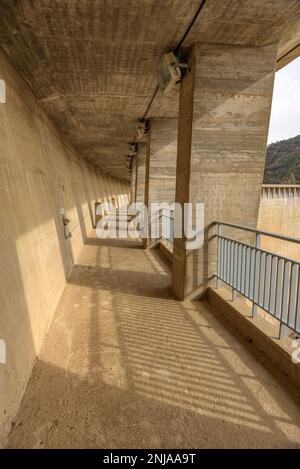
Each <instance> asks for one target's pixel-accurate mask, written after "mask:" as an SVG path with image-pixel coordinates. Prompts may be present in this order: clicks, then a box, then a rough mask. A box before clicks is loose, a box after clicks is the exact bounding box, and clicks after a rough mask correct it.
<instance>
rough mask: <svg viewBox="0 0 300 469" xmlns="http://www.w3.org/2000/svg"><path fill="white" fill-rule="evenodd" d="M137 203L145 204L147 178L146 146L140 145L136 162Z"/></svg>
mask: <svg viewBox="0 0 300 469" xmlns="http://www.w3.org/2000/svg"><path fill="white" fill-rule="evenodd" d="M136 164H137V168H136V198H135V200H136V202H142V203H145V178H146V144H145V143H139V144H138V154H137V160H136Z"/></svg>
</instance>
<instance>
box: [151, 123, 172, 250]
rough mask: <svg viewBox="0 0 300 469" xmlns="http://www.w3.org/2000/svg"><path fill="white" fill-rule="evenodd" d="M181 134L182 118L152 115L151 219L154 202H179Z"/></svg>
mask: <svg viewBox="0 0 300 469" xmlns="http://www.w3.org/2000/svg"><path fill="white" fill-rule="evenodd" d="M177 135H178V119H171V118H157V119H151V122H150V130H149V132H148V149H147V163H148V173H149V178H148V180H147V181H146V193H145V203H146V205H147V206H148V208H149V215H150V216H149V223H150V219H151V214H150V207H151V204H152V203H163V202H166V203H172V202H175V185H176V159H177ZM149 229H150V227H149ZM149 244H151V241H150V238H148V239H147V240H144V246H145V247H146V246H147V245H149Z"/></svg>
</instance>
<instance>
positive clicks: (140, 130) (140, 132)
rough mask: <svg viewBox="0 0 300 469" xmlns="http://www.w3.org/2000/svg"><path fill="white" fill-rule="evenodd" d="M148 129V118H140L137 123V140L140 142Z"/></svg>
mask: <svg viewBox="0 0 300 469" xmlns="http://www.w3.org/2000/svg"><path fill="white" fill-rule="evenodd" d="M147 131H148V121H147V120H139V121H138V123H137V124H136V140H137V141H138V142H140V141H141V140H143V138H144V137H145V135H146V133H147Z"/></svg>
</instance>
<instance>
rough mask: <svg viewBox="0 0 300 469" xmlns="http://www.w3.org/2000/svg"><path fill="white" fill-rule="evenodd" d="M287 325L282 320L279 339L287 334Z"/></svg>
mask: <svg viewBox="0 0 300 469" xmlns="http://www.w3.org/2000/svg"><path fill="white" fill-rule="evenodd" d="M286 329H287V327H286V326H285V325H284V324H283V323H282V322H281V323H280V326H279V339H283V338H284V337H285V335H286Z"/></svg>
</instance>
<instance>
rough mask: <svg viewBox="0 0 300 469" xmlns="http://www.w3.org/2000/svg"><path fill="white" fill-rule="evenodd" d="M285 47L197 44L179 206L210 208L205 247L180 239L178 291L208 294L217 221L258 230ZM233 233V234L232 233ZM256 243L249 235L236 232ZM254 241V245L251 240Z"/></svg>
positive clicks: (186, 82)
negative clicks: (189, 204) (274, 99)
mask: <svg viewBox="0 0 300 469" xmlns="http://www.w3.org/2000/svg"><path fill="white" fill-rule="evenodd" d="M276 55H277V45H276V44H275V45H274V44H273V45H269V46H266V47H245V46H232V45H217V44H195V46H194V48H193V50H192V52H191V54H190V56H189V59H188V62H189V66H190V71H188V72H187V74H186V76H185V77H184V79H183V81H182V84H181V90H180V103H179V127H178V129H179V131H178V157H177V177H176V202H180V203H181V204H184V203H186V202H193V203H196V202H199V203H204V216H205V227H204V237H205V240H204V246H203V247H202V248H200V249H197V250H194V251H188V250H187V249H186V244H185V239H184V238H183V239H180V238H178V239H175V243H174V255H173V274H172V277H173V278H172V284H173V290H174V292H175V293H176V295H177V296H178V297H179V298H184V297H186V296H187V295H191V294H193V295H197V294H201V293H203V292H204V291H205V290H206V288H207V286H208V284H209V282H210V280H211V279H212V278H213V275H214V274H215V272H216V240H215V239H212V240H211V239H210V236H211V235H213V234H215V232H216V230H215V227H214V226H212V225H211V224H212V223H213V222H214V221H215V220H223V221H229V222H233V223H239V224H243V225H247V226H251V227H256V223H257V216H258V208H259V201H260V191H261V184H262V178H263V171H264V163H265V153H266V143H267V134H268V126H269V117H270V110H271V101H272V92H273V81H274V74H275V66H276ZM226 233H227V232H226ZM231 235H232V236H235V237H236V238H238V239H244V240H247V241H248V240H249V238H247V235H245V234H244V232H238V233H237V232H236V231H234V232H233V231H232V232H231ZM245 236H246V237H245Z"/></svg>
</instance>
